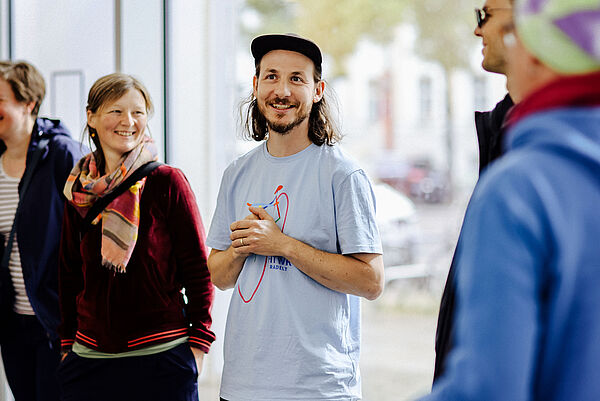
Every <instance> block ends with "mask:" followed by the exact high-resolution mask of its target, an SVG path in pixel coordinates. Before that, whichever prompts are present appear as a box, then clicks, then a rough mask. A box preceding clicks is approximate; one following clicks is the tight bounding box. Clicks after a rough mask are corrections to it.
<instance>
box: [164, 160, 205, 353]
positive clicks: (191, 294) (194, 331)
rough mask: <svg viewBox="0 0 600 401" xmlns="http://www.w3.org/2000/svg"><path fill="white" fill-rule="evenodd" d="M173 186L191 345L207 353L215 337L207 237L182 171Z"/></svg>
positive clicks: (174, 230) (174, 234)
mask: <svg viewBox="0 0 600 401" xmlns="http://www.w3.org/2000/svg"><path fill="white" fill-rule="evenodd" d="M170 185H171V191H170V195H171V196H170V199H169V203H170V208H169V231H170V235H171V238H172V243H173V248H174V249H173V250H174V253H175V258H176V260H177V269H178V270H179V272H180V277H182V281H183V287H184V288H185V295H186V298H187V305H186V316H187V318H188V320H189V322H190V323H191V327H190V331H189V342H190V345H191V346H194V347H196V348H199V349H201V350H202V351H204V352H208V350H209V348H210V345H211V344H212V342H213V341H214V340H215V335H214V333H213V332H212V331H211V330H210V326H211V324H212V318H211V315H210V311H211V308H212V302H213V298H214V286H213V284H212V282H211V280H210V273H209V271H208V266H207V262H206V261H207V249H206V245H205V239H206V234H205V231H204V226H203V224H202V219H201V217H200V212H199V210H198V205H197V204H196V198H195V196H194V193H193V192H192V188H191V187H190V184H189V183H188V181H187V179H186V177H185V175H184V174H183V172H181V170H178V169H173V170H172V174H171V184H170Z"/></svg>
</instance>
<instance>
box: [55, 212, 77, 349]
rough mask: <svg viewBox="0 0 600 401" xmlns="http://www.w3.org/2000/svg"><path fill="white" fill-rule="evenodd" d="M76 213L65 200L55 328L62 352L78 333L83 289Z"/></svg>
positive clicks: (70, 344) (68, 347) (71, 343)
mask: <svg viewBox="0 0 600 401" xmlns="http://www.w3.org/2000/svg"><path fill="white" fill-rule="evenodd" d="M80 220H81V218H80V217H79V215H78V214H77V212H76V211H75V209H74V208H73V207H71V206H70V205H69V204H68V203H67V204H65V212H64V214H63V224H62V234H61V240H60V250H59V264H58V280H59V282H58V296H59V304H60V313H61V324H60V326H59V328H58V334H59V336H60V343H61V351H68V350H70V349H71V347H72V346H73V342H74V341H75V333H76V332H77V303H76V298H77V295H78V294H79V293H80V292H81V291H82V289H83V272H82V270H81V266H82V260H81V253H80V250H79V244H80V239H79V224H78V222H79V221H80Z"/></svg>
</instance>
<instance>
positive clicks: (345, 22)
mask: <svg viewBox="0 0 600 401" xmlns="http://www.w3.org/2000/svg"><path fill="white" fill-rule="evenodd" d="M405 3H406V0H378V1H373V0H337V1H328V0H246V6H247V7H248V8H249V9H251V10H253V11H255V12H257V13H258V14H259V15H260V17H261V18H262V21H261V22H262V23H261V24H260V27H258V28H250V29H246V30H245V32H246V33H248V34H249V35H250V36H255V35H258V34H261V33H269V32H294V33H297V34H299V35H302V36H306V37H308V38H311V39H312V40H314V41H315V42H316V43H318V44H319V47H321V50H323V52H324V53H326V54H327V55H329V56H330V57H331V58H332V60H333V64H334V65H333V68H332V71H331V74H330V77H332V78H335V77H338V76H342V75H344V74H345V72H346V69H345V61H346V58H347V57H348V56H349V55H350V54H352V53H353V51H354V49H355V48H356V45H357V43H358V42H359V41H360V40H361V39H366V38H368V39H371V40H374V41H376V42H380V43H385V42H387V41H389V40H391V39H392V38H393V28H394V27H395V26H397V25H398V24H399V23H400V21H401V20H402V15H403V13H402V12H403V10H404V5H405Z"/></svg>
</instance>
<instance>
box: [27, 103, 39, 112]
mask: <svg viewBox="0 0 600 401" xmlns="http://www.w3.org/2000/svg"><path fill="white" fill-rule="evenodd" d="M35 105H36V102H27V103H25V110H27V114H31V113H33V109H35Z"/></svg>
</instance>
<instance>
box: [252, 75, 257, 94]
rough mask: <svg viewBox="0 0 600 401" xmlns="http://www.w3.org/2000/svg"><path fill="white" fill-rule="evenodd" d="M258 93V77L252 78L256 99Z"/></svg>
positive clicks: (253, 92)
mask: <svg viewBox="0 0 600 401" xmlns="http://www.w3.org/2000/svg"><path fill="white" fill-rule="evenodd" d="M257 92H258V77H257V76H256V75H255V76H254V78H252V94H253V95H254V97H255V98H256V93H257Z"/></svg>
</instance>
